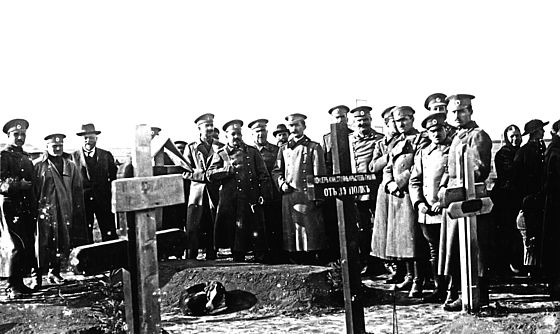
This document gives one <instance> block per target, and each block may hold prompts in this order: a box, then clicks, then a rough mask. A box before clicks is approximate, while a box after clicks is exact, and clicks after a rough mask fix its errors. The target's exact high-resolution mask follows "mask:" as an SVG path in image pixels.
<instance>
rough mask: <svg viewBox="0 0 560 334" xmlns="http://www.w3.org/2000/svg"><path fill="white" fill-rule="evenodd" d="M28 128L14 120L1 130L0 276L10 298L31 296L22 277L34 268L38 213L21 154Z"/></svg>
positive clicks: (29, 174)
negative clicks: (5, 280)
mask: <svg viewBox="0 0 560 334" xmlns="http://www.w3.org/2000/svg"><path fill="white" fill-rule="evenodd" d="M28 127H29V123H28V122H27V121H26V120H24V119H13V120H11V121H9V122H7V123H6V124H5V125H4V127H3V128H2V131H3V132H4V133H5V134H7V135H8V145H7V146H6V147H4V148H3V149H2V150H1V151H0V205H1V210H0V219H1V220H0V239H1V240H0V242H1V243H2V246H3V250H2V252H0V260H1V261H0V262H1V263H2V267H0V273H1V274H2V275H0V276H2V277H8V289H9V296H10V297H12V298H16V297H19V296H21V295H23V294H29V293H31V292H33V290H32V289H30V288H28V287H27V286H25V285H24V284H23V277H24V276H26V275H27V274H29V272H30V270H31V267H32V266H33V234H34V232H35V213H36V211H37V201H36V200H35V196H34V193H33V185H34V183H35V178H34V176H33V163H32V162H31V159H30V157H29V155H28V154H27V153H26V152H24V151H23V145H24V144H25V139H26V134H27V133H26V132H27V128H28Z"/></svg>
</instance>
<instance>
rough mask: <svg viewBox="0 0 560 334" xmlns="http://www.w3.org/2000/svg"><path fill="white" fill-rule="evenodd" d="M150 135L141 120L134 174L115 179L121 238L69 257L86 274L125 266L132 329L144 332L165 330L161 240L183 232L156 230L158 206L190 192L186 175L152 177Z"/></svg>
mask: <svg viewBox="0 0 560 334" xmlns="http://www.w3.org/2000/svg"><path fill="white" fill-rule="evenodd" d="M150 140H151V134H150V127H148V126H147V125H138V126H137V127H136V146H135V150H134V151H133V166H134V176H135V177H134V178H128V179H119V180H115V181H113V184H112V192H113V194H112V204H113V212H116V213H117V214H118V216H119V229H118V234H119V237H120V239H119V240H112V241H107V242H101V243H97V244H93V245H86V246H82V247H77V248H75V249H74V250H73V251H72V253H71V256H70V264H71V266H73V268H74V271H75V272H78V273H82V274H86V275H91V274H97V273H100V272H104V271H107V270H111V269H115V268H123V290H124V297H125V313H126V314H125V315H126V322H127V325H128V331H129V332H130V333H142V334H151V333H160V332H161V319H160V301H159V299H160V298H159V277H158V264H157V259H158V258H157V247H158V243H160V244H161V245H166V244H173V243H176V242H177V241H178V240H183V238H182V237H183V235H184V232H183V231H180V230H179V229H170V230H166V231H158V232H156V226H157V221H156V220H157V219H156V208H161V207H164V206H170V205H176V204H180V203H184V202H185V196H184V192H183V178H182V176H181V175H178V174H174V175H162V176H152V174H153V169H152V157H151V154H150ZM156 161H157V159H156ZM125 213H126V219H123V216H124V215H125ZM156 240H157V241H156Z"/></svg>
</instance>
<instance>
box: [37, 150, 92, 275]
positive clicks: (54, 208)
mask: <svg viewBox="0 0 560 334" xmlns="http://www.w3.org/2000/svg"><path fill="white" fill-rule="evenodd" d="M34 170H35V178H36V180H37V182H36V183H35V193H36V194H37V198H38V201H39V207H38V216H37V225H38V232H37V235H36V237H35V249H36V252H37V261H38V264H39V268H45V269H46V268H48V267H49V264H50V263H53V262H54V261H56V260H57V259H56V258H55V257H62V258H67V256H68V255H69V254H70V249H71V248H73V247H76V246H81V245H85V244H89V243H91V242H92V236H91V235H90V233H89V231H88V227H87V224H86V222H85V217H84V195H83V188H82V178H81V176H80V171H79V170H78V167H76V164H74V162H73V161H72V160H71V159H70V156H69V155H67V154H64V155H63V159H62V171H59V170H57V168H56V167H55V165H54V164H53V163H52V162H51V161H50V160H49V159H48V154H47V153H45V154H44V155H43V156H42V157H41V158H38V159H37V160H35V161H34Z"/></svg>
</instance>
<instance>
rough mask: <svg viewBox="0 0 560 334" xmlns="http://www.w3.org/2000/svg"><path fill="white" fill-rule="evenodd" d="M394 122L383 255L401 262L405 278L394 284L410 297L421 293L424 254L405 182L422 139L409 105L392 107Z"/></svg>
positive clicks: (385, 178)
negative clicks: (419, 262)
mask: <svg viewBox="0 0 560 334" xmlns="http://www.w3.org/2000/svg"><path fill="white" fill-rule="evenodd" d="M392 113H393V119H394V120H395V124H396V127H397V130H398V131H399V136H398V137H397V139H396V141H395V144H394V145H393V148H392V149H391V151H390V152H389V159H388V163H387V166H386V167H385V169H384V171H383V173H384V175H383V178H384V180H387V183H386V186H385V191H386V192H387V193H388V194H389V195H390V196H389V201H388V202H389V204H388V215H387V246H386V255H387V256H389V257H392V258H397V259H400V260H401V261H402V262H404V264H405V267H406V275H405V278H404V280H403V281H402V282H400V283H398V284H397V285H396V288H397V289H399V290H408V289H410V292H409V296H411V297H416V296H418V295H419V294H421V291H422V281H421V277H420V270H419V267H418V261H416V259H417V258H418V257H420V256H422V255H423V254H422V253H421V249H420V247H419V242H418V239H419V238H418V237H419V233H420V231H419V227H418V224H417V222H416V220H417V217H416V211H415V210H414V208H413V206H412V202H411V200H410V195H409V189H408V183H409V180H410V170H411V167H412V165H413V163H414V155H415V154H416V151H417V150H418V149H419V147H420V140H421V137H420V135H419V132H418V130H416V129H415V128H414V113H415V111H414V109H412V108H411V107H409V106H397V107H395V108H393V110H392Z"/></svg>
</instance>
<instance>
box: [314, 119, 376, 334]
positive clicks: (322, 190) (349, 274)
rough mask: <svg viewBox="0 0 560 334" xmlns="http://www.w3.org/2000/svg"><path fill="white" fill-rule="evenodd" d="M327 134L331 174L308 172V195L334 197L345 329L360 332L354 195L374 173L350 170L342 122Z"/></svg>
mask: <svg viewBox="0 0 560 334" xmlns="http://www.w3.org/2000/svg"><path fill="white" fill-rule="evenodd" d="M331 136H332V144H333V146H332V150H333V152H332V153H333V154H332V156H333V174H334V175H324V176H322V175H316V176H308V179H307V181H308V187H309V188H308V189H309V190H310V191H309V192H308V197H309V199H310V200H314V199H316V198H323V197H336V209H337V216H338V235H339V241H340V258H341V267H342V268H341V269H342V283H343V292H344V310H345V314H346V333H349V334H354V333H356V334H362V333H365V332H366V329H365V320H364V305H363V302H362V291H361V287H362V280H361V278H360V269H361V268H360V260H359V256H358V249H359V245H358V227H357V224H356V220H357V217H356V210H355V203H354V196H355V195H361V194H368V193H369V192H370V190H371V187H373V186H374V185H375V175H374V174H363V173H362V174H351V173H352V165H351V161H350V145H349V140H348V128H347V127H346V126H344V125H342V124H331Z"/></svg>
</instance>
